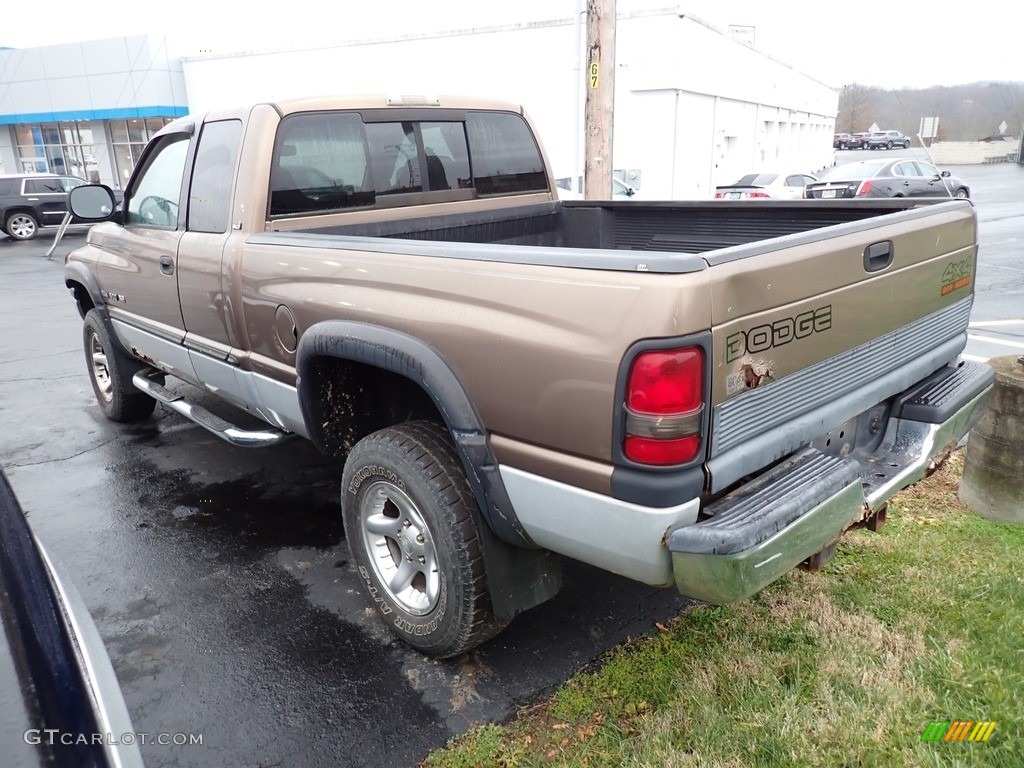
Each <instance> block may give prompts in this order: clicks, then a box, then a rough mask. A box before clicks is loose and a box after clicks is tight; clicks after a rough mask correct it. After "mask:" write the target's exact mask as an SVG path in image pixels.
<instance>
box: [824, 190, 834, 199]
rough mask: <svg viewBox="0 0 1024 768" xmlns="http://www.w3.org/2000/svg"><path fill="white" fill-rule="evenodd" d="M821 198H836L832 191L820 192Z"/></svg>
mask: <svg viewBox="0 0 1024 768" xmlns="http://www.w3.org/2000/svg"><path fill="white" fill-rule="evenodd" d="M821 196H822V197H835V196H836V191H835V190H834V189H823V190H822V191H821Z"/></svg>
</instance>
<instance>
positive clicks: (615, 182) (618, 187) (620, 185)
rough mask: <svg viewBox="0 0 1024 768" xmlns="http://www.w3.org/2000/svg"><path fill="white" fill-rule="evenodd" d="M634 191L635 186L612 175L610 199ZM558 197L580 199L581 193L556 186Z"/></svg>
mask: <svg viewBox="0 0 1024 768" xmlns="http://www.w3.org/2000/svg"><path fill="white" fill-rule="evenodd" d="M636 193H637V189H636V187H633V186H630V185H629V184H627V183H626V182H624V181H623V180H622V179H620V178H618V177H617V176H613V177H612V199H615V200H617V199H620V198H625V197H633V195H635V194H636ZM558 197H559V199H560V200H582V199H583V193H582V192H575V191H574V190H571V189H566V188H565V187H558Z"/></svg>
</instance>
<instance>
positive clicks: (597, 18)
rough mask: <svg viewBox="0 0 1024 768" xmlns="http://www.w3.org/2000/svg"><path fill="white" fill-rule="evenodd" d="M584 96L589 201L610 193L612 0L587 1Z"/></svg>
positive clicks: (613, 33)
mask: <svg viewBox="0 0 1024 768" xmlns="http://www.w3.org/2000/svg"><path fill="white" fill-rule="evenodd" d="M586 85H587V99H586V111H585V114H584V125H585V131H586V145H585V148H584V152H585V153H586V154H585V159H584V164H583V174H584V175H583V184H584V192H585V196H586V198H587V199H588V200H598V199H608V198H610V197H611V195H612V122H613V115H614V110H615V0H587V84H586Z"/></svg>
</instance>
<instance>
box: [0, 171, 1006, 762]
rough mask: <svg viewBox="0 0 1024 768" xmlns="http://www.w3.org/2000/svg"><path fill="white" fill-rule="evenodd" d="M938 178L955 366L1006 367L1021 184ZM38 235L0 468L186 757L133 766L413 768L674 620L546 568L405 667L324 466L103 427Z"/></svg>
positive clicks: (18, 268) (975, 175) (644, 602)
mask: <svg viewBox="0 0 1024 768" xmlns="http://www.w3.org/2000/svg"><path fill="white" fill-rule="evenodd" d="M958 172H960V174H961V175H962V176H963V177H964V178H965V179H968V180H969V181H970V182H971V185H972V196H973V197H974V199H975V202H976V204H977V206H978V216H979V221H980V229H979V233H980V234H979V237H980V255H979V265H978V270H977V272H978V273H977V276H976V287H977V292H978V293H977V298H976V301H975V306H974V312H973V315H972V321H973V324H972V329H971V333H970V335H971V338H970V339H969V341H968V348H967V353H968V354H970V355H974V356H976V357H978V358H981V359H984V358H987V357H991V356H993V355H994V354H1008V350H1010V349H1012V348H1011V347H1008V346H1005V345H999V344H993V343H991V341H990V339H991V338H996V339H999V340H1000V341H1002V342H1009V343H1012V344H1018V343H1019V344H1021V345H1022V347H1024V322H1020V319H1021V316H1022V313H1021V308H1022V307H1024V270H1021V268H1020V255H1019V243H1020V242H1021V240H1022V239H1024V213H1022V212H1021V211H1020V210H1019V202H1018V201H1019V200H1020V199H1022V198H1024V168H1021V167H1018V166H1005V165H1003V166H999V165H994V166H972V167H968V168H963V169H958ZM51 238H52V235H50V234H49V233H44V234H43V235H42V236H40V237H39V238H38V239H37V240H35V241H32V242H28V243H19V242H14V241H10V240H6V239H2V238H0V292H2V295H3V304H2V307H3V310H2V311H3V320H4V323H3V330H4V332H3V333H2V334H0V465H2V466H4V468H5V469H6V470H7V472H8V476H9V477H10V479H11V482H12V484H13V486H14V489H15V492H16V493H17V494H18V496H19V498H20V499H21V502H22V505H23V506H24V507H25V509H26V510H27V511H28V513H29V516H30V521H31V524H32V525H33V526H34V528H35V530H36V532H37V534H38V535H39V536H40V538H41V539H42V540H43V541H44V543H45V544H46V545H47V548H48V549H49V551H50V552H51V554H53V555H55V556H56V557H57V558H58V559H59V560H60V561H62V563H63V565H64V571H65V573H67V574H68V575H69V576H70V577H71V578H72V579H73V580H74V582H75V584H76V586H77V587H78V589H79V590H80V591H81V592H82V594H83V597H84V598H85V601H86V604H87V605H88V606H89V608H90V609H91V610H92V612H93V614H94V616H95V619H96V623H97V625H98V626H99V629H100V632H101V634H102V635H103V637H104V639H105V641H106V642H107V645H108V649H109V651H110V654H111V657H112V660H113V662H114V666H115V669H116V671H117V673H118V675H119V678H120V680H121V683H122V686H123V688H124V692H125V698H126V701H127V703H128V707H129V711H130V713H131V716H132V718H133V721H134V725H135V727H136V729H137V730H138V731H141V732H146V733H149V734H160V733H165V734H179V733H184V734H188V735H190V736H191V735H199V736H201V738H202V744H201V745H195V744H193V745H186V746H160V745H156V744H148V745H145V746H143V756H144V758H145V759H146V761H147V765H158V766H168V767H172V766H174V767H177V766H210V765H217V766H224V767H225V768H230V767H231V766H252V765H265V766H271V765H282V766H284V765H287V766H290V767H294V768H304V767H305V766H313V765H332V766H334V765H345V766H377V765H381V766H383V765H388V766H403V765H413V764H415V763H416V762H418V761H419V760H420V759H421V758H422V757H423V756H424V755H425V754H426V753H427V751H428V750H429V749H431V748H434V747H436V746H439V745H441V744H443V743H444V742H445V741H446V740H447V739H448V738H449V737H450V736H451V735H453V734H456V733H459V732H461V731H463V730H465V729H466V728H467V727H468V726H469V725H471V724H472V723H479V722H492V721H499V720H503V719H505V718H507V717H509V716H511V715H512V714H513V713H514V712H515V709H516V707H517V705H521V704H524V703H528V702H531V701H533V700H535V699H537V698H538V697H541V696H544V695H546V694H547V693H549V692H550V691H551V690H553V689H554V688H555V687H557V686H558V685H559V684H560V683H561V682H562V681H564V680H565V679H566V678H567V677H568V676H569V675H571V674H572V673H573V672H574V671H576V670H577V669H579V668H580V667H581V666H584V665H585V664H587V663H588V662H589V661H591V660H593V659H595V658H596V657H598V656H599V655H600V654H602V653H603V652H604V651H605V650H607V649H609V648H611V647H612V646H614V645H615V644H617V643H619V642H620V641H622V640H623V639H625V638H626V637H628V636H631V635H637V634H640V633H643V632H647V631H650V629H651V628H652V626H653V624H654V622H655V621H661V620H664V619H665V618H667V617H669V616H671V615H674V614H675V613H677V612H678V610H679V609H680V608H682V607H683V606H684V605H685V604H686V601H685V600H683V599H682V598H681V597H679V596H678V595H676V594H675V593H673V592H672V591H670V590H653V589H649V588H647V587H644V586H642V585H639V584H636V583H634V582H630V581H626V580H623V579H618V578H615V577H613V576H610V575H609V574H606V573H604V572H601V571H597V570H594V569H591V568H588V567H585V566H582V565H579V564H576V563H572V562H567V563H566V570H565V577H566V578H565V586H564V588H563V590H562V592H561V594H559V596H558V597H556V598H555V599H554V600H552V601H550V602H549V603H546V604H545V605H542V606H539V607H538V608H536V609H534V610H532V611H529V612H527V613H526V614H524V615H522V616H520V617H518V618H516V619H515V620H514V621H513V622H512V624H511V626H510V627H509V628H508V629H507V630H506V631H505V632H504V633H502V634H501V635H499V636H498V637H497V638H496V639H495V640H493V641H491V642H490V643H488V644H486V645H484V646H483V647H481V648H480V649H479V650H478V651H476V652H474V653H472V654H469V655H467V656H465V657H462V658H459V659H455V660H451V661H446V662H438V661H430V660H427V659H425V658H424V657H422V656H420V655H418V654H416V653H414V652H412V651H410V650H409V649H408V648H407V647H406V646H404V645H402V644H401V643H399V642H397V641H395V640H393V639H392V638H391V635H390V634H388V633H387V631H386V630H385V629H384V628H383V627H382V625H381V624H380V623H379V621H378V620H377V618H376V616H375V615H374V614H373V613H372V611H371V610H370V609H369V608H368V607H367V604H366V599H365V597H364V595H363V594H362V593H361V587H360V583H359V581H358V579H356V578H355V577H354V574H353V572H352V571H351V569H350V567H349V565H348V553H347V550H346V548H345V545H344V542H343V541H342V527H341V520H340V513H339V508H338V505H339V489H338V483H339V478H340V467H338V466H337V465H336V464H335V463H334V462H333V461H329V460H325V459H323V458H322V457H320V456H319V455H318V454H317V453H316V452H315V451H314V450H313V449H312V447H311V446H309V445H308V444H306V443H304V442H302V441H295V442H292V443H289V444H286V445H283V446H279V447H277V448H273V449H266V450H264V451H246V450H243V449H239V448H233V447H231V446H229V445H227V444H226V443H223V442H221V441H220V440H218V439H217V438H215V437H212V436H210V435H208V433H206V432H204V431H203V430H201V429H200V428H198V427H196V426H194V425H192V424H190V423H188V422H186V421H184V420H182V419H180V418H179V417H177V416H174V415H171V414H168V413H166V412H162V411H160V410H158V411H157V414H156V416H155V418H154V419H153V420H151V421H149V422H144V423H142V424H140V425H136V426H133V427H122V426H118V425H114V424H112V423H110V422H108V421H106V420H105V418H104V417H103V416H102V414H101V413H100V411H99V408H98V407H97V406H96V404H95V400H94V397H93V393H92V389H91V386H90V384H89V380H88V378H87V376H86V372H85V362H84V355H83V351H82V340H81V320H80V318H79V317H78V315H77V313H76V311H75V308H74V304H73V302H72V301H71V299H70V297H69V296H68V294H67V292H66V290H65V288H64V286H63V281H62V266H63V265H62V259H61V256H62V255H63V254H64V253H66V252H67V251H68V250H69V249H70V248H71V247H74V246H76V245H79V244H81V243H82V242H83V239H84V238H83V235H82V234H81V233H78V234H73V235H71V236H69V238H68V239H67V240H66V241H65V242H64V243H62V244H61V245H60V246H59V248H58V250H57V254H58V255H57V256H56V257H55V258H54V259H53V260H52V261H48V260H46V259H45V258H43V257H42V254H43V253H45V252H46V250H47V249H48V248H49V246H50V244H51V243H52V239H51ZM1008 321H1010V322H1008ZM1014 323H1016V324H1014ZM983 337H985V338H983ZM985 345H988V346H985ZM210 407H211V408H212V407H213V406H210ZM14 737H20V736H18V735H15V736H14ZM8 738H12V734H7V733H3V734H0V748H2V745H3V740H4V739H8Z"/></svg>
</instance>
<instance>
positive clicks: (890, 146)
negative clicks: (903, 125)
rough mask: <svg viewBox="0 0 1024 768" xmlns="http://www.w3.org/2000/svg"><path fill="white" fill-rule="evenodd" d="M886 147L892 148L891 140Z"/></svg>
mask: <svg viewBox="0 0 1024 768" xmlns="http://www.w3.org/2000/svg"><path fill="white" fill-rule="evenodd" d="M885 148H886V149H892V142H891V141H890V142H888V143H887V144H886V145H885Z"/></svg>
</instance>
